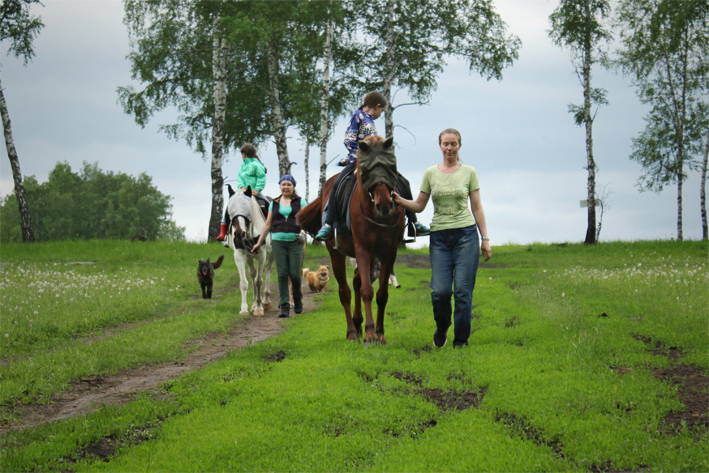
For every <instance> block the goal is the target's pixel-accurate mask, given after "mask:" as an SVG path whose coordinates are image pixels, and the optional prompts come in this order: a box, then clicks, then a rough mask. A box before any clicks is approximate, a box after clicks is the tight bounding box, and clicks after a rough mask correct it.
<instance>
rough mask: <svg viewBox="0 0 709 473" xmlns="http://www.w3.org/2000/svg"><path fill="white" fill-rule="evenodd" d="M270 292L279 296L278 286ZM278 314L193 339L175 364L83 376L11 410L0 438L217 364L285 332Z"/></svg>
mask: <svg viewBox="0 0 709 473" xmlns="http://www.w3.org/2000/svg"><path fill="white" fill-rule="evenodd" d="M274 293H275V294H278V289H277V288H275V291H274ZM312 296H313V294H311V293H310V292H309V291H307V290H304V291H303V312H304V313H308V312H311V311H313V310H314V309H315V308H316V305H315V303H314V302H313V298H312ZM276 300H277V299H276ZM278 313H279V309H277V308H274V309H270V310H268V311H266V313H265V314H264V315H263V316H251V317H248V318H244V319H240V320H239V321H238V322H237V323H236V324H235V327H234V328H233V330H232V331H230V332H229V333H220V332H215V333H209V334H205V335H203V336H202V337H199V338H196V339H193V340H191V341H190V342H189V343H190V344H191V345H201V346H200V347H199V348H198V349H196V350H195V351H193V352H192V353H190V354H189V355H187V357H186V358H184V359H182V360H180V361H173V362H166V363H158V364H154V365H150V366H146V367H141V368H134V369H129V370H125V371H123V372H121V373H119V374H116V375H111V376H85V377H82V378H80V379H78V380H76V381H75V382H74V384H73V385H72V386H71V387H70V388H69V389H68V390H67V391H65V392H63V393H60V394H57V395H55V396H53V397H52V400H51V401H50V402H49V403H48V404H25V405H19V406H16V407H15V414H16V418H17V419H18V420H17V421H16V422H15V423H12V424H6V425H1V426H0V434H2V433H4V432H7V431H10V430H23V429H26V428H28V427H34V426H36V425H40V424H44V423H47V422H54V421H56V420H60V419H66V418H71V417H76V416H79V415H86V414H89V413H91V412H94V411H96V410H98V409H99V408H100V407H101V405H103V404H105V405H116V406H121V405H123V404H126V403H127V402H129V401H131V400H133V399H134V398H135V396H136V394H138V393H139V392H142V391H147V390H151V389H154V388H156V387H158V386H159V385H161V384H162V383H164V382H166V381H169V380H171V379H173V378H176V377H178V376H180V375H182V374H183V373H185V372H187V371H191V370H193V369H198V368H202V367H203V366H205V365H207V364H209V363H213V362H215V361H218V360H220V359H221V358H223V357H224V356H225V355H226V354H227V353H229V352H230V351H232V350H238V349H241V348H244V347H246V346H248V345H250V344H254V343H257V342H260V341H261V340H265V339H267V338H270V337H272V336H274V335H278V334H279V333H281V332H283V330H284V327H283V325H282V324H281V320H283V319H279V318H278ZM291 316H293V312H291ZM283 357H285V353H283ZM282 359H283V358H281V360H282ZM273 361H280V360H275V359H274V360H273Z"/></svg>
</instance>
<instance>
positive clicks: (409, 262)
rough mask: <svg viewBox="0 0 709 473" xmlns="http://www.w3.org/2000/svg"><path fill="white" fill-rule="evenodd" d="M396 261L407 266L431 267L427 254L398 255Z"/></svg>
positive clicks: (417, 267)
mask: <svg viewBox="0 0 709 473" xmlns="http://www.w3.org/2000/svg"><path fill="white" fill-rule="evenodd" d="M396 262H397V263H398V264H404V265H405V266H408V267H409V268H416V269H431V259H430V257H429V256H428V255H398V256H397V257H396Z"/></svg>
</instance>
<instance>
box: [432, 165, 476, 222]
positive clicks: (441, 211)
mask: <svg viewBox="0 0 709 473" xmlns="http://www.w3.org/2000/svg"><path fill="white" fill-rule="evenodd" d="M478 189H480V182H479V181H478V173H477V171H476V170H475V169H474V168H473V167H471V166H467V165H465V164H461V166H460V167H459V168H458V170H457V171H456V172H454V173H453V174H444V173H442V172H441V170H440V169H438V165H436V166H432V167H430V168H428V169H426V172H425V173H424V174H423V182H422V183H421V192H425V193H426V194H429V195H430V196H431V200H433V220H432V221H431V231H432V232H435V231H438V230H449V229H451V228H465V227H469V226H470V225H474V224H475V218H474V217H473V214H472V213H471V212H470V206H469V205H468V202H470V193H471V192H472V191H475V190H478Z"/></svg>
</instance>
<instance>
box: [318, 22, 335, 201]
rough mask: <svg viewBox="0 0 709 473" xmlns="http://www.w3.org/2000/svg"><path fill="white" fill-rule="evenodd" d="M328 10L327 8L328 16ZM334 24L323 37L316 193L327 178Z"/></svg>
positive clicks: (331, 24)
mask: <svg viewBox="0 0 709 473" xmlns="http://www.w3.org/2000/svg"><path fill="white" fill-rule="evenodd" d="M329 16H330V10H329V9H328V17H329ZM333 30H334V25H333V22H332V20H330V21H329V22H328V24H327V36H326V37H325V57H324V58H323V62H324V65H323V76H322V95H321V96H320V177H319V179H318V194H320V193H321V192H322V188H323V186H325V181H326V180H327V139H328V137H329V135H330V130H329V126H328V115H329V113H330V112H329V100H328V99H329V98H330V61H331V60H332V36H333Z"/></svg>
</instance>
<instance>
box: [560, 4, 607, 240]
mask: <svg viewBox="0 0 709 473" xmlns="http://www.w3.org/2000/svg"><path fill="white" fill-rule="evenodd" d="M609 14H610V5H609V3H608V1H607V0H561V2H560V4H559V6H558V7H557V8H556V9H555V10H554V12H553V13H552V14H551V16H550V17H549V19H550V20H551V30H550V31H549V35H550V36H551V38H552V41H553V43H554V44H555V45H557V46H559V47H562V48H563V47H567V48H569V49H570V50H571V54H572V63H573V65H574V69H575V70H576V75H577V76H578V78H579V81H580V82H581V85H582V87H583V105H574V104H570V105H569V112H570V113H572V114H573V115H574V120H575V121H576V124H577V125H581V124H583V125H584V126H585V129H586V169H587V170H588V179H587V184H586V198H587V199H588V225H587V228H586V238H585V240H584V243H586V244H594V243H596V241H597V236H596V234H597V231H596V161H595V159H594V157H593V120H594V118H595V113H593V114H592V113H591V106H592V103H596V104H599V105H603V104H607V103H608V102H607V101H606V91H605V90H604V89H599V88H593V87H592V86H591V69H592V66H593V64H594V63H596V62H598V61H599V60H600V59H602V58H604V57H605V53H604V51H603V50H602V49H601V47H600V46H601V45H603V44H605V43H607V42H608V41H610V40H612V39H613V37H612V36H611V33H610V31H609V30H608V29H607V28H605V27H604V25H603V22H604V20H606V18H608V16H609Z"/></svg>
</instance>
